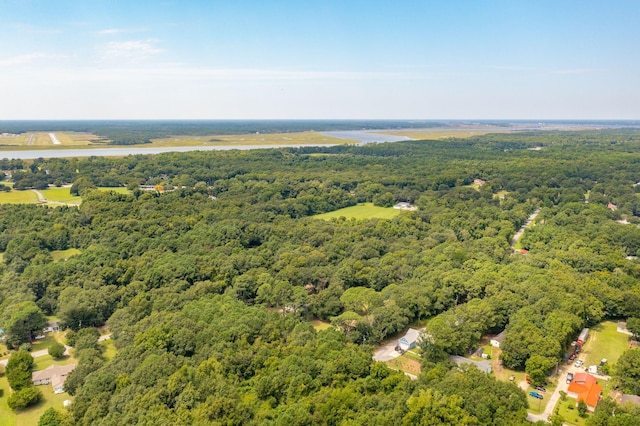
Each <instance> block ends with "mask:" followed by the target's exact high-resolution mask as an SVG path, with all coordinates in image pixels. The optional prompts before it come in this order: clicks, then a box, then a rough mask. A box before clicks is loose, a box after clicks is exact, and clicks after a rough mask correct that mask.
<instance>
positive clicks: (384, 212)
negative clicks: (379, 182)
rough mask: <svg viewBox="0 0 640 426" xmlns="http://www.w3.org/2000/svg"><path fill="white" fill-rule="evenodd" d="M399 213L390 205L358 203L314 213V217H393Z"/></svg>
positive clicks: (328, 218) (327, 218) (326, 218)
mask: <svg viewBox="0 0 640 426" xmlns="http://www.w3.org/2000/svg"><path fill="white" fill-rule="evenodd" d="M399 214H400V210H398V209H393V208H391V207H378V206H374V205H373V203H365V204H358V205H357V206H351V207H345V208H344V209H339V210H335V211H332V212H329V213H322V214H318V215H315V216H313V217H315V218H316V219H324V220H330V219H334V218H339V217H343V216H344V217H346V218H347V219H374V218H377V219H393V218H394V217H396V216H398V215H399Z"/></svg>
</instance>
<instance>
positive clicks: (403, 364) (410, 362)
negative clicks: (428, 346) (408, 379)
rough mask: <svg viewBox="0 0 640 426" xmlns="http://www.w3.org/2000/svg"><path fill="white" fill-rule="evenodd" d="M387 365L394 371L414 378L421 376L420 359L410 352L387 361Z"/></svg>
mask: <svg viewBox="0 0 640 426" xmlns="http://www.w3.org/2000/svg"><path fill="white" fill-rule="evenodd" d="M386 364H387V365H388V366H389V367H391V368H392V369H394V370H400V371H404V372H405V373H409V374H413V375H414V376H418V375H420V357H419V356H417V355H412V354H410V353H409V352H407V353H405V354H403V355H402V356H400V357H398V358H395V359H392V360H390V361H387V362H386Z"/></svg>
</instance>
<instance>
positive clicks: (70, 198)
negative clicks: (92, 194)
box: [40, 188, 82, 204]
mask: <svg viewBox="0 0 640 426" xmlns="http://www.w3.org/2000/svg"><path fill="white" fill-rule="evenodd" d="M40 192H41V193H42V195H43V196H44V198H46V199H47V200H48V201H55V202H57V203H72V204H80V203H81V202H82V198H80V197H78V196H77V195H71V192H69V188H50V189H42V190H40Z"/></svg>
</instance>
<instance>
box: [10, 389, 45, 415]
mask: <svg viewBox="0 0 640 426" xmlns="http://www.w3.org/2000/svg"><path fill="white" fill-rule="evenodd" d="M41 399H42V392H40V389H37V388H36V387H35V386H29V387H26V388H22V389H20V390H18V391H16V392H13V393H12V394H11V395H9V399H7V405H9V408H11V409H12V410H22V409H24V408H27V407H29V406H31V405H34V404H37V403H38V402H39V401H40V400H41Z"/></svg>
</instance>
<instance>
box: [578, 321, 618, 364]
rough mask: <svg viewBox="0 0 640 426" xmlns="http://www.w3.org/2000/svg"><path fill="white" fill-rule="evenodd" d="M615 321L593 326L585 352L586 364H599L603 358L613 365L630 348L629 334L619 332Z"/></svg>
mask: <svg viewBox="0 0 640 426" xmlns="http://www.w3.org/2000/svg"><path fill="white" fill-rule="evenodd" d="M616 328H617V324H616V322H614V321H605V322H603V323H601V324H598V325H596V326H595V327H593V328H591V330H590V334H591V335H590V336H589V341H588V344H587V345H585V348H584V351H583V354H584V356H585V358H584V360H585V361H584V364H585V366H590V365H598V364H600V361H601V360H602V359H603V358H606V359H607V360H608V363H609V365H610V366H613V364H615V363H616V362H617V361H618V358H620V355H622V353H623V352H624V351H626V350H627V349H629V336H628V335H626V334H624V333H619V332H618V331H617V330H616Z"/></svg>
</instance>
